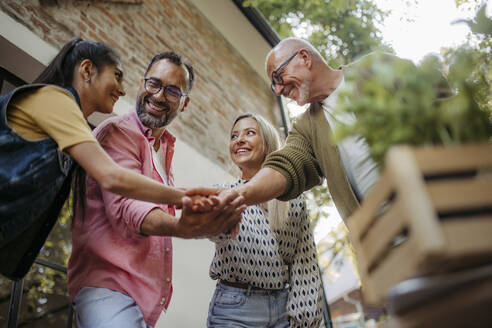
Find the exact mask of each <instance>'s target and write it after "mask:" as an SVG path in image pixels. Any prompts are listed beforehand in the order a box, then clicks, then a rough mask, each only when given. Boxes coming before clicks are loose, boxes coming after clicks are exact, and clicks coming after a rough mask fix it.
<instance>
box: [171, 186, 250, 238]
mask: <svg viewBox="0 0 492 328" xmlns="http://www.w3.org/2000/svg"><path fill="white" fill-rule="evenodd" d="M184 191H185V195H184V196H183V197H182V198H181V210H182V211H181V217H180V219H179V222H178V225H180V226H181V229H179V230H181V231H183V232H184V233H183V235H182V236H181V237H182V238H206V237H210V236H215V235H218V234H220V233H226V234H230V235H231V237H232V238H235V237H236V236H237V234H238V232H239V224H240V222H241V217H242V213H243V211H244V210H245V209H246V208H247V206H246V204H245V199H244V197H243V196H241V195H240V194H239V193H238V192H237V191H236V190H235V189H224V188H193V189H186V190H184ZM178 208H179V206H178Z"/></svg>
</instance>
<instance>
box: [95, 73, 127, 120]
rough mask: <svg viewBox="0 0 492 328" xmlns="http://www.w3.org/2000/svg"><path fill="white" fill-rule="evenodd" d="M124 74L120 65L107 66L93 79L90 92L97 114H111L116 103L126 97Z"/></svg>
mask: <svg viewBox="0 0 492 328" xmlns="http://www.w3.org/2000/svg"><path fill="white" fill-rule="evenodd" d="M122 83H123V72H122V70H121V68H120V66H119V65H112V64H110V65H105V66H103V67H102V68H101V69H100V70H99V71H97V72H96V73H95V75H94V76H93V77H92V78H91V84H90V88H91V90H90V92H89V93H88V94H89V95H91V97H93V103H94V108H95V110H96V111H97V112H100V113H104V114H110V113H111V112H113V107H114V104H115V103H116V101H118V99H119V98H120V97H121V96H124V95H125V90H124V89H123V85H122Z"/></svg>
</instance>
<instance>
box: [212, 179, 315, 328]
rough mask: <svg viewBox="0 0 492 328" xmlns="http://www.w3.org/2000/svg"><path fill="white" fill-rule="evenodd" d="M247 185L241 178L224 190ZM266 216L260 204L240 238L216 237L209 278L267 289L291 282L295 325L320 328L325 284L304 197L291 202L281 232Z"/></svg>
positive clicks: (244, 224) (291, 312)
mask: <svg viewBox="0 0 492 328" xmlns="http://www.w3.org/2000/svg"><path fill="white" fill-rule="evenodd" d="M244 183H245V181H244V180H242V179H240V180H239V181H237V182H235V183H233V184H229V185H226V186H225V187H230V188H234V187H237V186H238V185H241V184H244ZM265 212H266V211H265V210H264V209H263V208H262V207H261V206H259V205H253V206H249V207H248V208H247V209H246V211H244V213H243V218H242V220H241V224H240V229H239V234H238V236H237V237H236V240H233V239H230V238H229V236H228V235H224V234H222V235H219V236H217V237H214V238H211V240H212V241H214V242H215V243H216V250H215V256H214V259H213V261H212V264H211V265H210V277H211V278H212V279H220V280H226V281H229V282H240V283H247V284H251V285H252V286H254V287H259V288H264V289H281V288H283V287H284V286H286V285H287V284H288V285H289V296H288V301H287V309H288V314H289V317H290V318H289V321H290V327H318V326H319V325H320V323H321V322H322V309H321V295H322V294H321V291H320V289H321V281H320V276H319V270H318V265H317V257H316V247H315V245H314V238H313V233H312V230H311V225H310V220H309V218H308V216H307V214H306V208H305V204H304V199H303V198H302V196H300V197H298V198H296V199H293V200H291V201H290V202H289V212H288V215H287V222H286V223H285V224H284V225H283V227H282V229H281V230H275V231H273V232H272V230H271V228H270V223H269V221H268V217H267V216H266V213H265Z"/></svg>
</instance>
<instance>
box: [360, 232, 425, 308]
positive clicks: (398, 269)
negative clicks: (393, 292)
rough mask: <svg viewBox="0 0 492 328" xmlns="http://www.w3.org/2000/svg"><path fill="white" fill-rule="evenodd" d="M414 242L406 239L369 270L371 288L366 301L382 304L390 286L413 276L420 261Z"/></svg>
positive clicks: (415, 242)
mask: <svg viewBox="0 0 492 328" xmlns="http://www.w3.org/2000/svg"><path fill="white" fill-rule="evenodd" d="M416 244H417V241H416V240H415V239H412V238H410V239H407V240H406V241H405V242H404V243H403V244H401V245H399V246H398V247H396V248H394V249H393V250H392V251H391V252H390V253H389V254H388V256H387V257H386V258H385V259H384V261H383V262H381V263H380V265H379V266H378V267H376V268H375V269H374V271H373V272H371V280H372V285H373V290H372V293H371V294H368V295H367V297H368V302H370V303H372V304H376V305H377V304H382V303H383V302H384V298H385V297H386V294H387V293H388V291H389V289H390V288H392V287H394V286H395V285H396V284H398V283H399V282H401V281H403V280H405V279H408V278H411V277H412V276H413V273H414V268H415V267H417V265H418V263H419V262H421V257H420V255H419V254H418V253H417V252H416V251H415V250H416Z"/></svg>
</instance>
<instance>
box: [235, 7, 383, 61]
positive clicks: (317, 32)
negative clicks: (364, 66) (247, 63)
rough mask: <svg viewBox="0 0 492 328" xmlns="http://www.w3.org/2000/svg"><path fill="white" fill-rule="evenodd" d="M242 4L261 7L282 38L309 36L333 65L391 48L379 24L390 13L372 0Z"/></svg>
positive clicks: (309, 39)
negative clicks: (384, 38) (384, 42)
mask: <svg viewBox="0 0 492 328" xmlns="http://www.w3.org/2000/svg"><path fill="white" fill-rule="evenodd" d="M243 5H244V6H254V7H256V8H258V10H260V11H261V12H262V14H263V15H264V16H265V18H266V19H267V20H268V21H269V23H270V24H271V25H272V27H273V28H274V29H275V30H276V31H277V32H278V34H279V35H280V37H281V38H286V37H289V36H294V34H295V35H296V36H301V37H303V38H306V39H307V40H308V41H309V42H311V43H312V44H313V45H314V47H316V48H317V49H318V50H319V51H320V52H321V54H322V55H323V56H324V57H325V59H327V60H328V62H329V63H330V65H332V66H333V67H338V66H339V65H341V64H346V63H349V62H351V61H353V60H354V59H355V58H357V57H359V56H361V55H363V54H367V53H368V52H371V51H374V50H376V49H384V50H387V51H388V50H390V48H389V47H388V46H385V45H384V44H383V41H382V36H381V31H380V30H379V28H378V26H379V25H380V24H381V23H382V22H383V20H384V18H385V16H386V15H387V13H386V12H383V11H382V10H381V9H379V8H378V7H377V6H376V5H374V4H373V3H372V2H371V1H369V0H247V1H245V2H244V3H243Z"/></svg>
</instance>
